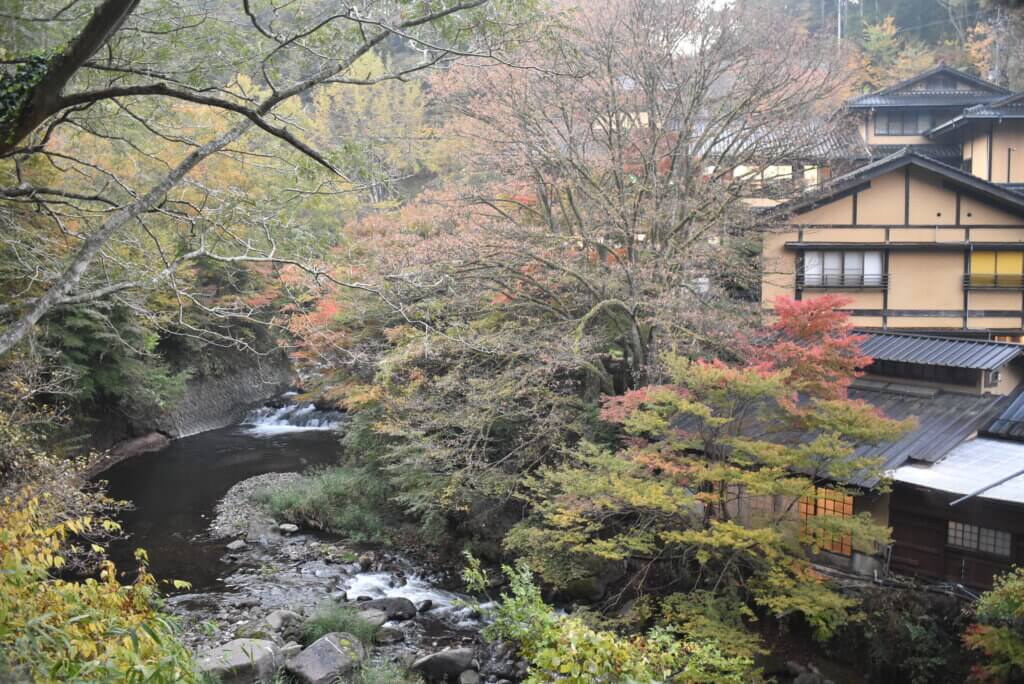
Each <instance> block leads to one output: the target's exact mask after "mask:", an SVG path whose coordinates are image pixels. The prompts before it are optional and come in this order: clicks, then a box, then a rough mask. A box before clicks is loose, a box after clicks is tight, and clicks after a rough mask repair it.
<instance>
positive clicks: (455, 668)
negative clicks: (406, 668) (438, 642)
mask: <svg viewBox="0 0 1024 684" xmlns="http://www.w3.org/2000/svg"><path fill="white" fill-rule="evenodd" d="M475 656H476V654H475V652H474V651H473V649H471V648H446V649H445V650H443V651H438V652H437V653H431V654H430V655H425V656H423V657H422V658H419V659H417V660H416V661H415V662H413V664H412V668H411V669H412V670H413V672H418V673H420V674H421V675H423V676H424V677H426V678H427V680H428V681H444V680H446V679H449V678H452V679H454V678H455V677H458V676H459V675H461V674H462V673H463V672H465V671H466V670H468V669H469V668H470V666H471V665H472V664H473V658H474V657H475Z"/></svg>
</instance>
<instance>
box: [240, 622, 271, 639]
mask: <svg viewBox="0 0 1024 684" xmlns="http://www.w3.org/2000/svg"><path fill="white" fill-rule="evenodd" d="M235 637H237V638H239V639H268V640H273V639H274V630H273V629H272V628H271V627H270V625H268V624H267V621H266V620H246V621H245V622H243V623H242V624H240V625H239V626H238V627H237V628H235Z"/></svg>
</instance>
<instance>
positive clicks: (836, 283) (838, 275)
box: [824, 252, 843, 287]
mask: <svg viewBox="0 0 1024 684" xmlns="http://www.w3.org/2000/svg"><path fill="white" fill-rule="evenodd" d="M824 284H825V286H826V287H841V286H842V284H843V253H842V252H825V283H824Z"/></svg>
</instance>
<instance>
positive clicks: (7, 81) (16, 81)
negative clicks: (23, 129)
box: [0, 55, 50, 135]
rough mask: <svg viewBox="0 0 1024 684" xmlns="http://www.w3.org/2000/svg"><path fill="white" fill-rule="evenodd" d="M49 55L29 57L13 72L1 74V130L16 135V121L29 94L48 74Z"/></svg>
mask: <svg viewBox="0 0 1024 684" xmlns="http://www.w3.org/2000/svg"><path fill="white" fill-rule="evenodd" d="M49 64H50V60H49V58H48V57H43V56H40V55H33V56H31V57H28V58H27V59H26V60H25V61H24V62H23V63H22V64H19V65H18V67H17V68H16V69H15V70H14V71H13V72H5V73H3V74H0V130H2V131H7V134H8V135H14V134H15V129H16V126H15V124H16V122H17V121H18V117H19V116H21V112H22V109H23V108H24V107H25V105H26V104H27V103H28V98H29V95H31V93H32V90H33V89H34V88H35V87H36V85H37V84H38V83H39V82H40V81H41V80H42V79H43V76H45V75H46V71H47V69H48V68H49Z"/></svg>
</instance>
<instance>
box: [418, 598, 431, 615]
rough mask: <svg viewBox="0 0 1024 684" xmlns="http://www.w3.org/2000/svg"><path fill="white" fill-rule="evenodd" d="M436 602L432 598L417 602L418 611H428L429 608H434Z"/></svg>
mask: <svg viewBox="0 0 1024 684" xmlns="http://www.w3.org/2000/svg"><path fill="white" fill-rule="evenodd" d="M433 608H434V602H433V601H431V600H430V599H424V600H422V601H420V602H419V603H417V604H416V612H417V613H426V612H427V611H428V610H433Z"/></svg>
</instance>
